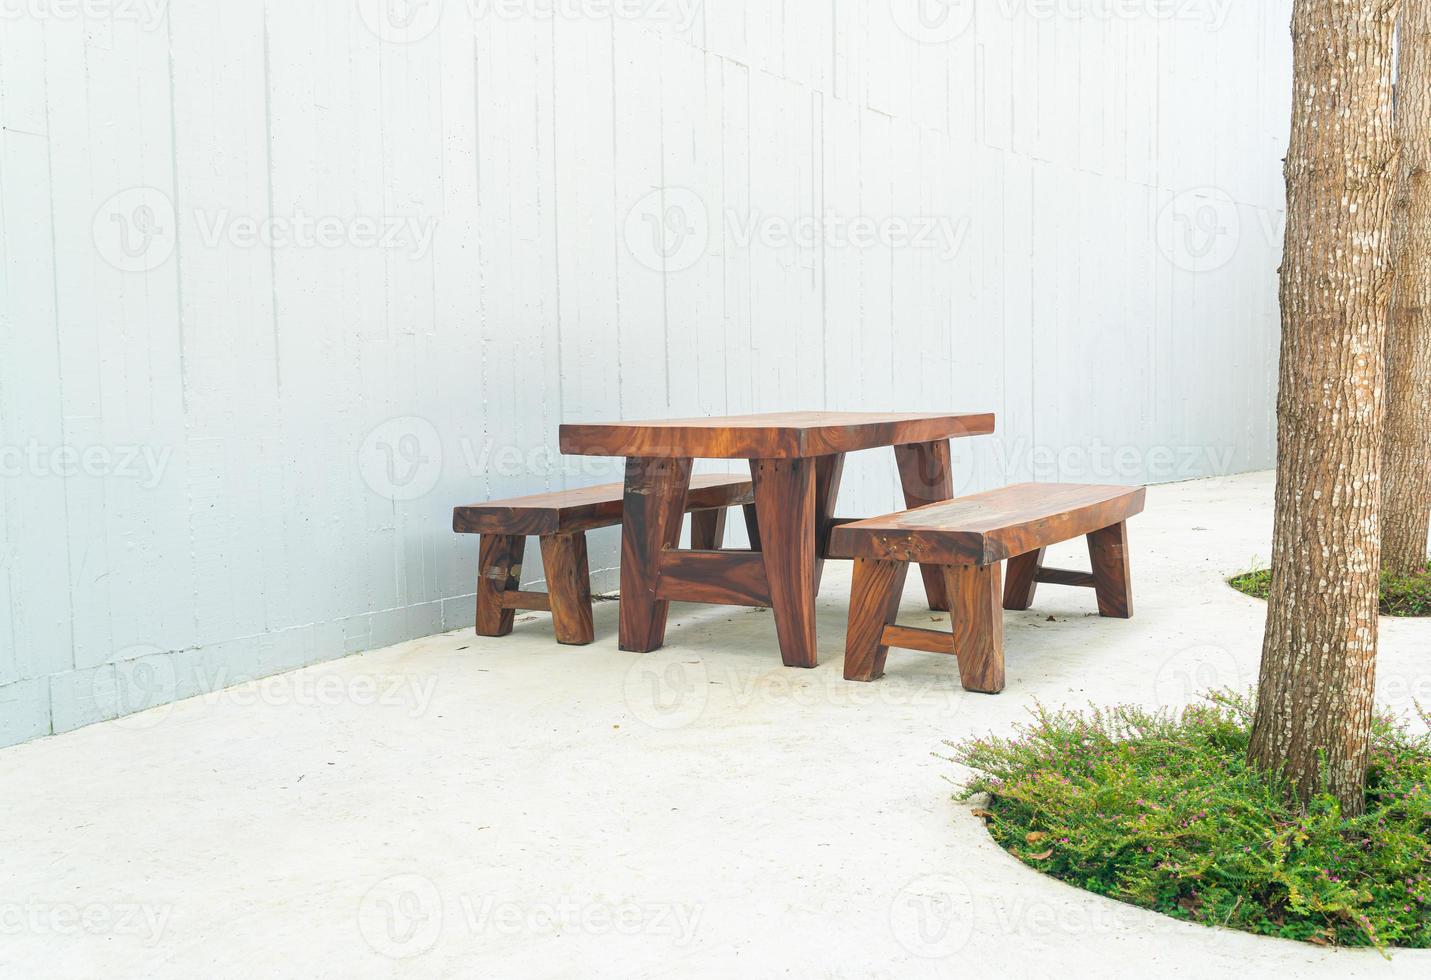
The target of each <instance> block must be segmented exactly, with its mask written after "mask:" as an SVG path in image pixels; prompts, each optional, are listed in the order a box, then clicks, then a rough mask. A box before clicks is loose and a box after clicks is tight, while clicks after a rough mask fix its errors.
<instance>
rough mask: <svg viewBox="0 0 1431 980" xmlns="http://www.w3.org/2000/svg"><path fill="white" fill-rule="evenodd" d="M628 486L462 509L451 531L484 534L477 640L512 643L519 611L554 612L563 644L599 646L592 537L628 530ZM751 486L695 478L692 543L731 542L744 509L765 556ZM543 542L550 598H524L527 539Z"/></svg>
mask: <svg viewBox="0 0 1431 980" xmlns="http://www.w3.org/2000/svg"><path fill="white" fill-rule="evenodd" d="M624 491H625V486H624V485H623V484H620V483H608V484H604V485H602V486H598V487H581V488H579V489H576V490H564V491H561V492H559V493H541V494H535V495H533V496H530V497H517V498H515V499H512V500H494V501H491V502H489V503H485V504H472V505H470V506H467V507H457V508H455V509H454V510H453V512H452V530H454V531H456V532H457V533H458V534H479V535H481V536H482V537H481V541H480V542H479V544H478V559H477V565H478V569H477V633H478V634H479V635H481V636H506V635H507V634H508V633H510V632H511V631H512V623H513V621H514V619H515V615H516V613H515V611H516V610H518V609H541V610H546V611H549V612H551V614H552V624H553V626H554V627H555V628H556V635H557V641H558V642H560V643H572V644H584V643H590V642H591V641H592V640H593V639H595V632H594V630H593V627H592V619H591V574H590V571H589V570H588V568H587V563H586V532H587V531H590V530H592V529H593V528H598V527H611V526H614V525H617V524H620V523H621V512H622V497H623V493H624ZM754 501H755V498H754V494H753V492H752V489H751V481H750V480H749V479H748V478H745V477H739V476H726V475H715V476H695V477H692V478H691V486H690V491H689V492H688V493H687V494H686V504H685V510H686V512H687V513H689V514H690V515H691V543H692V546H693V547H695V548H698V549H703V550H709V551H716V550H719V549H720V546H721V541H722V539H723V538H724V537H725V513H726V509H727V508H730V507H744V508H745V520H746V526H747V528H748V530H749V531H750V540H751V541H752V542H753V547H755V548H757V549H758V548H759V546H760V545H759V541H760V538H759V533H758V530H757V528H756V522H755V507H754ZM529 535H536V536H538V537H539V538H540V539H541V546H542V565H543V567H544V569H545V571H546V579H547V591H546V592H544V593H543V592H523V591H521V575H522V554H523V552H524V551H525V549H526V543H527V537H528V536H529Z"/></svg>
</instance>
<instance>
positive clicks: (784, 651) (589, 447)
mask: <svg viewBox="0 0 1431 980" xmlns="http://www.w3.org/2000/svg"><path fill="white" fill-rule="evenodd" d="M993 431H994V416H993V415H992V414H988V413H959V414H953V415H926V414H890V413H872V412H787V413H780V414H770V415H740V416H731V417H729V418H706V419H674V420H669V421H653V422H613V423H606V424H597V425H563V426H562V427H561V451H562V452H563V453H569V454H573V455H585V456H625V457H626V495H625V503H624V515H623V520H622V537H621V629H620V644H621V649H623V650H631V651H635V652H639V653H645V652H647V651H650V650H656V649H659V648H660V646H661V644H662V643H663V642H664V641H665V636H666V611H667V609H668V607H669V605H670V602H671V600H673V599H674V600H677V601H681V602H709V603H717V604H723V605H744V606H769V607H770V609H771V611H772V613H774V616H775V628H776V632H777V634H778V636H779V639H780V653H781V657H782V659H783V660H784V662H785V664H786V665H787V666H790V667H814V666H816V664H817V663H818V660H817V657H816V647H815V595H816V593H817V592H819V589H820V574H821V571H822V570H823V566H824V559H825V554H826V547H827V544H828V541H829V534H830V529H831V528H832V527H834V526H836V525H837V524H841V523H846V520H844V519H842V518H837V517H835V516H834V514H833V510H834V506H835V497H836V495H837V494H838V492H839V488H840V474H841V472H842V470H843V467H844V461H845V454H846V453H849V452H854V451H856V450H861V449H874V448H878V447H882V446H893V447H894V453H895V459H896V461H897V463H898V466H899V476H900V481H901V483H902V484H903V487H904V499H905V503H906V505H907V506H910V507H917V506H920V505H922V504H927V503H933V502H935V501H939V500H948V499H949V498H950V497H952V496H953V493H954V486H953V476H952V474H951V472H950V464H949V440H950V438H951V437H961V436H975V435H987V434H989V433H991V432H993ZM695 459H748V460H750V473H751V477H752V479H753V481H754V484H755V511H756V523H757V524H758V528H759V530H758V538H759V540H758V541H755V540H752V550H751V551H733V550H721V551H682V550H679V549H678V547H677V546H678V545H679V543H680V535H681V518H682V514H683V511H684V504H685V497H686V490H687V487H688V486H689V485H690V480H691V463H692V460H695ZM922 571H923V574H924V587H925V590H926V594H927V595H928V597H929V605H930V608H931V609H941V610H944V609H948V608H949V603H948V599H947V598H946V596H945V591H944V579H943V576H942V572H941V571H940V569H939V567H938V566H929V567H927V568H922Z"/></svg>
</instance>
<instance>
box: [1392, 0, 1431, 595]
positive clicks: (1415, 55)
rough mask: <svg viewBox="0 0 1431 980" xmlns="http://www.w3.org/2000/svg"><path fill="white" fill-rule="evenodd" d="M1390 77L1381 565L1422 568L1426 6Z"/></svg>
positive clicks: (1430, 109) (1426, 454) (1405, 15)
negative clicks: (1394, 159) (1392, 193)
mask: <svg viewBox="0 0 1431 980" xmlns="http://www.w3.org/2000/svg"><path fill="white" fill-rule="evenodd" d="M1399 41H1400V53H1399V55H1398V62H1399V63H1398V66H1397V72H1396V135H1397V137H1398V140H1399V142H1400V144H1401V184H1400V189H1399V193H1398V195H1397V199H1396V204H1395V213H1396V217H1395V219H1394V221H1393V228H1394V238H1393V252H1394V256H1395V258H1394V273H1393V276H1392V284H1393V285H1392V305H1391V319H1390V321H1389V322H1388V324H1387V336H1386V437H1385V444H1384V446H1383V448H1382V462H1381V561H1382V565H1383V566H1384V567H1385V568H1387V569H1389V570H1390V571H1393V572H1396V573H1398V574H1401V575H1405V574H1409V573H1410V572H1413V571H1417V570H1419V569H1421V568H1424V567H1425V566H1426V536H1427V532H1428V530H1431V173H1428V170H1431V0H1402V4H1401V28H1400V38H1399Z"/></svg>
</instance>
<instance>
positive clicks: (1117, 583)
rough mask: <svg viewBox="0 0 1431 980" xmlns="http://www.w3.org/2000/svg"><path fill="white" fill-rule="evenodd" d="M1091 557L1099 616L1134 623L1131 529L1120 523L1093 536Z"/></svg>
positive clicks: (1091, 537)
mask: <svg viewBox="0 0 1431 980" xmlns="http://www.w3.org/2000/svg"><path fill="white" fill-rule="evenodd" d="M1088 557H1089V558H1090V559H1091V560H1092V562H1093V590H1094V591H1095V592H1096V593H1097V594H1098V615H1100V616H1109V617H1112V618H1114V619H1131V618H1132V616H1133V585H1132V582H1133V580H1132V578H1131V576H1130V575H1129V573H1128V525H1127V524H1125V523H1118V524H1114V525H1112V526H1111V527H1105V528H1104V529H1103V530H1101V531H1094V532H1093V533H1092V534H1090V535H1089V536H1088Z"/></svg>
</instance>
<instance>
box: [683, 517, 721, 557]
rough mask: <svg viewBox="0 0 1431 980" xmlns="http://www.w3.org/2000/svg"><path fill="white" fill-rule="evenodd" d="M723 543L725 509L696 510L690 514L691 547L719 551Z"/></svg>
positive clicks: (695, 549)
mask: <svg viewBox="0 0 1431 980" xmlns="http://www.w3.org/2000/svg"><path fill="white" fill-rule="evenodd" d="M724 543H725V509H724V508H722V509H720V510H698V511H694V512H693V513H692V514H691V549H692V550H693V551H719V550H720V548H721V545H722V544H724Z"/></svg>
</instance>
